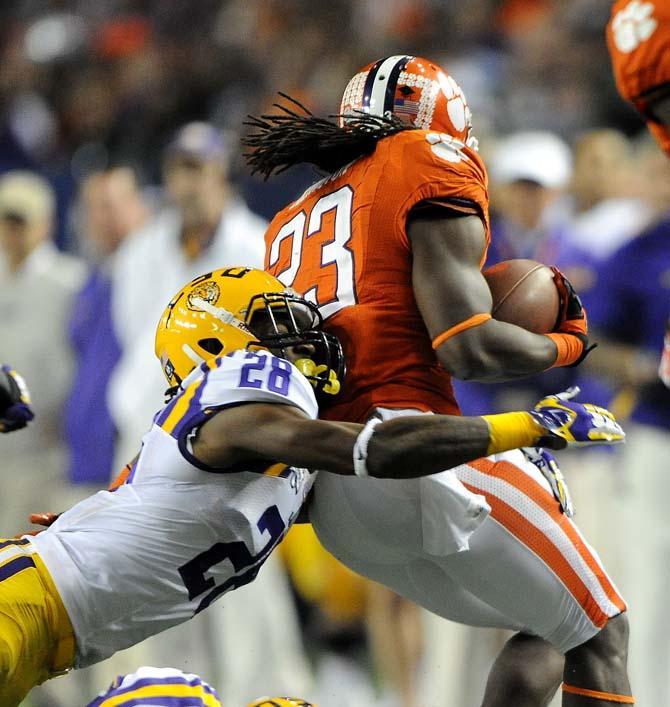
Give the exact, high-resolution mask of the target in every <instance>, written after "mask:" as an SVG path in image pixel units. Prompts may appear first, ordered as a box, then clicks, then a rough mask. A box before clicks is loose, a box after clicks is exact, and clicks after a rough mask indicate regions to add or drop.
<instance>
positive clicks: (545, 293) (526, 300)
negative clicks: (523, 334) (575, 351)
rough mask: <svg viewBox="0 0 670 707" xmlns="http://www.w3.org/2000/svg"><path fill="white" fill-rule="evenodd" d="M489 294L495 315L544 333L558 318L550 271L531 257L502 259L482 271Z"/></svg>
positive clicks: (556, 292)
mask: <svg viewBox="0 0 670 707" xmlns="http://www.w3.org/2000/svg"><path fill="white" fill-rule="evenodd" d="M484 277H485V278H486V281H487V282H488V284H489V288H490V289H491V294H492V295H493V310H492V312H491V313H492V315H493V317H494V318H495V319H498V320H500V321H502V322H508V323H510V324H516V325H517V326H520V327H522V328H523V329H527V330H528V331H532V332H534V333H535V334H547V333H549V332H550V331H552V329H553V328H554V326H555V324H556V321H557V319H558V308H559V297H558V290H557V289H556V285H555V284H554V274H553V273H552V271H551V268H549V267H548V266H547V265H543V264H542V263H538V262H537V261H535V260H521V259H519V260H504V261H503V262H501V263H497V264H496V265H493V266H492V267H490V268H488V269H487V270H485V271H484Z"/></svg>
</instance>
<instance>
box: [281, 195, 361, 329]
mask: <svg viewBox="0 0 670 707" xmlns="http://www.w3.org/2000/svg"><path fill="white" fill-rule="evenodd" d="M353 196H354V192H353V189H352V188H351V187H350V186H349V185H348V184H347V185H345V186H343V187H341V188H340V189H338V190H337V191H333V192H331V193H330V194H325V195H324V196H322V197H321V198H320V199H318V200H317V201H316V202H315V203H314V204H313V205H312V206H311V208H308V209H302V210H300V211H299V212H298V213H297V214H295V216H293V217H292V218H291V219H290V220H289V221H287V222H286V223H285V224H284V225H283V226H281V228H280V229H279V230H278V231H277V234H276V235H275V236H274V238H273V239H272V241H271V242H270V244H269V248H268V253H269V255H268V269H269V270H270V271H271V272H273V273H274V274H275V276H276V277H277V278H278V279H279V280H281V282H283V283H284V284H285V285H286V286H287V287H293V288H294V289H295V290H297V291H298V292H300V293H301V294H302V295H303V296H304V297H305V299H307V300H309V301H310V302H314V303H315V304H316V305H317V306H318V307H319V309H320V311H321V314H322V316H323V317H324V319H326V318H328V317H329V316H331V315H333V314H335V312H338V311H339V310H340V309H342V308H344V307H348V306H349V305H352V304H356V288H355V284H354V278H355V267H354V253H353V251H352V250H351V248H350V241H351V235H352V229H351V216H352V203H353ZM278 268H279V269H278Z"/></svg>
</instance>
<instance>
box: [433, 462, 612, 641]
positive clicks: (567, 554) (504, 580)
mask: <svg viewBox="0 0 670 707" xmlns="http://www.w3.org/2000/svg"><path fill="white" fill-rule="evenodd" d="M459 478H460V479H461V481H462V482H463V483H464V484H465V485H466V486H467V487H468V488H470V489H471V490H473V491H476V492H477V493H482V494H484V495H485V496H486V499H487V501H488V502H489V504H490V505H491V508H492V511H491V515H490V516H489V518H487V520H486V521H485V522H484V523H483V524H482V526H481V527H480V528H479V529H478V530H477V531H476V532H475V533H474V534H473V536H472V537H471V539H470V551H469V552H466V553H458V554H457V555H450V556H448V557H445V558H443V559H442V560H441V565H442V566H443V568H444V569H445V571H446V572H448V573H449V575H450V576H451V577H452V578H453V579H454V580H455V581H456V582H457V583H458V584H459V585H460V586H462V587H464V588H465V589H467V590H468V591H470V592H471V593H472V594H474V595H475V596H477V597H479V598H480V599H482V601H484V602H485V603H487V604H489V605H491V606H492V607H494V608H496V609H497V610H498V611H500V612H501V613H502V614H504V615H505V616H508V617H509V618H510V619H511V620H512V621H514V622H515V623H517V624H520V625H522V626H523V628H524V629H525V630H526V631H528V632H529V633H534V634H537V635H539V636H542V637H543V638H545V639H547V640H548V641H549V642H551V643H552V644H553V645H554V646H555V647H556V648H558V649H559V650H561V651H563V652H565V651H566V650H569V649H570V648H573V647H575V646H577V645H579V644H581V643H583V642H585V641H586V640H588V639H589V638H591V637H592V636H594V635H595V634H596V633H597V632H598V631H599V630H600V628H602V627H603V626H604V625H605V623H606V622H607V619H608V618H610V617H612V616H616V615H617V614H619V613H621V611H623V610H625V603H624V602H623V600H622V598H621V597H620V595H619V594H618V592H617V590H616V588H615V587H614V585H613V583H612V582H611V580H610V578H609V577H608V576H607V573H606V572H605V570H604V568H603V566H602V564H601V562H600V560H599V558H598V556H597V555H596V553H595V552H594V551H593V550H592V549H591V548H590V546H589V545H588V544H587V543H586V541H585V540H584V538H583V537H582V535H581V533H580V532H579V530H578V528H577V527H576V525H575V524H574V523H573V522H572V521H571V520H570V519H569V518H567V516H565V515H564V514H563V513H562V512H561V511H560V507H559V505H558V503H557V502H556V501H555V499H554V497H553V495H552V494H551V493H550V492H549V490H548V487H547V485H546V481H545V480H544V478H543V477H542V475H541V474H540V472H539V471H538V470H537V468H536V467H535V466H534V465H533V464H532V463H531V462H529V461H527V460H526V459H525V458H523V457H522V456H521V454H520V453H517V454H516V455H515V454H510V455H500V456H499V458H498V460H497V461H496V462H491V461H490V460H481V461H480V462H474V463H473V464H471V465H466V466H464V467H463V468H461V469H460V470H459Z"/></svg>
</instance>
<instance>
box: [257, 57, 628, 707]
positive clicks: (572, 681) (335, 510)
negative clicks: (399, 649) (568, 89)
mask: <svg viewBox="0 0 670 707" xmlns="http://www.w3.org/2000/svg"><path fill="white" fill-rule="evenodd" d="M285 97H286V98H288V97H287V96H285ZM289 100H291V99H289ZM293 103H294V106H292V107H290V108H289V107H282V113H281V114H279V115H276V116H261V117H260V118H252V120H251V125H252V126H253V127H255V128H256V131H255V133H253V134H252V135H250V136H249V137H248V138H247V139H246V140H245V144H246V145H247V146H248V147H250V148H251V152H250V153H249V155H248V160H249V162H250V164H251V165H252V167H253V168H254V169H255V171H258V172H260V173H261V174H264V175H265V176H269V175H270V174H272V173H273V172H275V171H280V170H282V169H285V168H288V167H290V166H292V165H294V164H298V163H301V162H307V163H311V164H314V165H315V166H316V167H318V168H319V169H321V170H322V171H323V172H325V173H326V176H325V177H324V178H323V179H322V180H321V181H319V182H317V183H315V184H314V185H313V186H312V187H310V188H309V189H307V191H306V192H305V193H304V194H303V195H302V196H301V197H300V198H299V199H297V200H296V201H295V202H293V203H292V204H290V205H289V206H287V207H286V208H285V209H284V210H283V211H281V212H279V213H278V214H277V216H276V217H275V218H274V219H273V221H272V223H271V224H270V226H269V228H268V230H267V232H266V267H267V268H268V269H269V271H270V272H271V273H273V274H274V275H275V276H277V277H278V278H279V279H280V280H281V281H282V282H283V283H284V284H286V285H289V286H292V287H295V288H296V289H297V290H298V291H300V292H302V293H304V295H305V297H306V298H307V299H309V300H311V301H313V302H315V303H316V304H317V305H318V307H319V309H320V311H321V313H322V315H323V316H324V318H325V320H326V322H325V328H326V329H327V330H328V331H330V332H332V333H334V334H336V335H337V336H338V337H339V339H340V340H341V341H342V344H343V346H344V349H345V353H346V358H347V362H348V366H349V369H348V378H347V382H346V384H345V388H344V390H343V392H342V394H341V395H340V396H339V397H338V399H337V401H336V402H335V403H334V404H333V405H332V406H331V407H330V408H328V409H326V410H325V411H322V415H323V416H324V417H326V418H328V419H332V420H346V421H356V422H365V421H368V422H367V425H368V427H367V429H369V430H370V434H373V433H374V430H373V427H374V424H376V422H377V421H379V420H380V419H388V418H390V417H393V416H395V415H398V414H402V413H403V412H404V414H408V413H409V412H413V413H414V414H419V413H422V412H424V413H425V412H438V413H458V406H457V403H456V401H455V399H454V395H453V391H452V386H451V376H452V375H454V376H456V377H457V378H461V379H473V380H483V381H502V380H509V379H512V378H517V377H522V376H527V375H531V374H534V373H538V372H540V371H543V370H545V369H548V368H551V367H554V366H572V365H576V364H578V363H579V362H580V361H581V360H582V359H583V358H584V357H585V356H586V354H587V353H588V351H589V347H588V330H587V324H586V315H585V312H584V310H583V309H582V306H581V302H580V300H579V298H578V297H577V295H576V294H575V292H574V290H573V289H572V287H571V285H570V283H569V282H568V281H567V280H566V279H565V278H564V277H563V276H562V275H561V274H560V273H559V272H558V271H557V272H556V275H555V280H556V285H557V287H558V289H559V292H560V294H561V313H560V317H559V321H558V323H557V325H556V327H555V331H554V332H553V333H550V334H547V335H537V334H532V333H530V332H528V331H525V330H523V329H521V328H519V327H516V326H513V325H511V324H506V323H503V322H499V321H496V320H494V319H492V318H491V307H492V299H491V293H490V291H489V288H488V286H487V284H486V281H485V279H484V277H483V276H482V273H481V265H482V263H483V262H484V260H485V257H486V250H487V247H488V242H489V219H488V194H487V178H486V172H485V168H484V165H483V163H482V161H481V159H480V157H479V156H478V154H477V151H476V140H475V139H474V137H473V135H472V130H471V120H470V111H469V109H468V106H467V103H466V101H465V98H464V96H463V93H462V91H461V89H460V87H459V86H458V85H457V84H456V82H455V81H454V80H453V79H452V78H451V77H450V76H449V75H448V74H446V73H445V72H444V71H442V70H441V69H440V68H439V67H437V66H436V65H435V64H433V63H432V62H430V61H429V60H426V59H421V58H418V57H412V56H392V57H387V58H385V59H381V60H379V61H377V62H374V63H373V64H370V65H369V66H367V67H365V68H363V69H361V70H360V71H359V72H358V73H357V74H356V75H355V76H354V77H353V78H352V79H351V81H350V82H349V84H348V85H347V87H346V90H345V92H344V97H343V100H342V106H341V110H340V115H339V117H338V122H337V123H335V122H332V121H330V120H326V119H322V118H317V117H316V116H313V115H312V114H311V113H310V112H309V111H307V110H306V109H304V107H303V106H301V105H300V104H297V102H295V101H293ZM298 109H300V110H298ZM407 463H408V464H411V463H412V460H411V459H408V460H407ZM490 463H491V462H490V461H488V462H487V461H482V466H481V469H480V472H481V473H480V474H475V475H472V474H469V473H466V474H463V473H462V471H461V470H459V469H455V470H448V471H445V472H442V473H441V474H436V475H433V476H431V477H427V478H425V479H422V480H420V481H408V482H392V483H390V482H384V481H379V480H370V479H351V478H350V479H343V478H330V475H328V476H327V477H326V476H325V475H324V477H323V478H322V479H319V480H318V481H317V483H316V485H315V493H314V498H313V502H312V506H311V509H310V519H311V521H312V523H313V525H314V527H315V530H316V531H317V534H318V535H319V537H320V540H321V541H322V542H323V544H324V545H325V546H326V548H327V549H329V550H330V551H331V552H332V553H333V554H334V555H335V556H336V557H338V558H339V559H340V560H342V561H343V562H344V563H345V564H347V565H349V566H350V567H352V568H353V569H354V570H356V571H358V572H360V573H361V574H364V575H367V576H368V577H371V578H372V579H375V580H377V581H379V582H380V583H382V584H385V585H387V586H389V587H391V588H392V589H394V590H396V591H397V592H398V593H399V594H401V595H404V596H405V597H407V598H410V599H412V600H414V601H415V602H416V603H419V604H421V605H422V606H424V607H425V608H427V609H429V610H431V611H433V612H435V613H438V614H440V615H442V616H445V617H447V618H452V619H455V620H459V621H462V622H463V623H470V624H473V625H489V626H500V627H507V628H516V629H518V630H521V631H525V633H526V634H534V635H535V636H541V637H543V638H545V639H547V641H549V642H550V643H552V644H553V645H554V646H555V647H556V648H557V649H558V650H559V651H560V652H561V653H564V654H565V668H564V672H563V679H564V684H563V690H564V696H563V704H564V705H575V706H576V705H586V704H589V705H592V706H595V705H606V704H609V703H610V702H611V701H615V702H622V703H632V702H633V699H632V697H631V696H630V695H631V692H630V686H629V684H628V678H627V675H626V670H625V662H626V653H627V621H626V618H625V616H624V614H623V610H624V605H623V603H622V602H621V600H620V598H619V597H618V595H617V594H616V592H615V591H614V590H613V587H612V585H611V584H610V585H609V588H607V589H605V588H604V594H603V595H602V597H601V599H602V598H603V597H604V596H605V595H606V596H607V597H609V599H608V601H611V602H612V603H611V604H609V605H608V608H606V607H605V606H604V605H602V610H603V611H602V614H601V615H600V616H599V618H595V617H593V616H591V618H590V619H589V621H590V622H591V629H589V631H587V632H586V633H580V631H579V630H578V629H577V628H576V627H577V624H579V621H576V622H575V617H569V616H567V615H564V614H563V611H564V608H561V604H560V602H558V603H557V602H555V601H553V600H551V599H550V597H551V596H553V597H554V599H555V598H556V596H557V595H556V594H555V589H556V588H548V587H546V586H545V587H541V586H539V585H536V586H533V582H532V580H531V579H530V577H531V576H532V574H533V573H532V571H531V570H529V568H528V567H525V566H524V561H523V560H521V561H520V562H519V563H517V560H519V558H520V556H521V555H524V556H525V557H526V559H527V560H528V561H529V562H530V563H531V564H532V563H534V562H536V560H537V558H539V557H541V558H542V560H543V563H544V564H543V567H545V568H546V567H549V568H551V571H552V572H553V576H554V577H558V578H560V581H559V584H560V586H562V587H563V589H561V590H559V594H560V593H561V592H562V591H563V590H566V591H567V594H568V595H570V597H571V598H568V597H567V595H566V597H565V598H566V599H567V601H568V602H572V601H576V602H577V603H579V602H583V601H585V595H583V594H581V598H579V597H580V592H579V590H577V589H576V588H575V587H574V586H573V588H572V589H567V588H568V587H570V586H572V584H571V583H572V580H573V579H574V577H572V579H571V578H569V577H568V576H567V575H565V574H563V570H565V569H566V568H565V566H564V564H563V563H564V562H565V561H566V557H568V555H570V554H571V552H572V551H571V550H568V547H567V546H565V545H563V544H562V540H561V539H560V538H559V536H557V535H553V531H552V528H553V529H555V526H554V524H555V523H558V524H560V518H559V517H558V516H554V517H553V519H552V520H550V521H549V522H548V525H546V526H544V525H542V524H540V525H542V527H541V528H540V525H538V522H537V519H538V517H539V516H538V515H537V514H538V513H539V514H542V513H543V512H545V511H547V510H548V509H549V507H550V504H551V503H553V502H554V501H553V498H551V502H550V501H549V499H550V495H545V494H547V490H546V489H542V490H540V488H539V487H538V486H537V485H535V484H534V483H529V480H528V477H527V467H525V468H526V474H524V473H523V472H521V473H519V471H520V468H521V467H524V462H522V461H521V459H517V461H516V462H515V463H514V464H510V465H509V466H506V467H505V471H504V472H503V471H502V468H501V467H498V468H497V472H494V471H493V467H491V466H490ZM515 464H518V465H519V466H518V467H517V466H515ZM494 477H496V479H497V480H494ZM502 479H504V482H502ZM499 481H500V482H502V483H500V484H499V483H498V482H499ZM542 499H544V500H542ZM545 502H546V503H545ZM537 503H539V504H540V506H541V509H543V510H541V509H540V508H538V507H536V505H535V504H537ZM475 531H476V532H475ZM538 533H539V535H538ZM559 535H560V533H559ZM580 542H581V541H579V542H578V543H577V545H579V544H580ZM529 550H530V551H531V553H532V554H533V558H534V559H530V556H528V555H526V554H525V553H527V552H528V551H529ZM573 559H574V558H573ZM571 562H572V560H568V564H570V563H571ZM512 566H514V567H515V571H511V567H512ZM561 567H562V569H561ZM574 568H575V566H573V569H574ZM530 596H532V597H533V600H529V597H530ZM591 599H593V597H591ZM591 599H589V600H588V601H587V603H588V604H589V605H590V606H591V608H593V604H591ZM545 600H546V601H547V602H548V603H547V604H544V608H540V605H543V602H544V601H545ZM536 602H537V604H536ZM596 603H597V602H596ZM532 605H535V608H534V609H533V608H531V607H532ZM564 606H565V605H563V607H564ZM582 606H583V608H585V605H582ZM587 613H588V612H587ZM549 614H552V615H553V616H554V619H557V618H558V616H562V618H561V619H560V623H561V626H562V628H561V629H560V630H557V627H554V628H549V627H548V626H547V625H546V622H545V620H546V618H547V616H548V615H549ZM569 626H571V627H572V629H575V632H573V631H572V629H569V632H570V633H571V638H570V639H567V640H566V637H565V636H563V637H562V638H559V636H558V634H559V633H560V632H561V631H562V630H564V629H568V627H569ZM578 634H579V635H578ZM555 655H556V654H555V653H553V654H552V652H551V650H550V649H549V648H548V644H547V643H544V642H543V641H542V640H540V639H539V638H529V637H522V638H515V639H512V641H510V643H508V645H507V647H506V649H505V651H504V652H503V654H502V655H501V658H499V661H498V663H497V669H496V671H494V673H493V674H492V677H491V679H490V680H489V685H488V689H487V693H486V696H485V698H484V704H485V705H486V706H487V707H493V706H494V705H496V706H501V705H515V707H520V706H521V705H539V704H545V703H546V700H547V698H548V696H550V695H551V694H553V691H554V690H555V686H557V684H558V682H560V674H559V673H560V668H558V669H557V668H556V667H555V666H557V665H559V663H558V661H556V660H555V658H554V656H555ZM560 664H562V661H561V663H560Z"/></svg>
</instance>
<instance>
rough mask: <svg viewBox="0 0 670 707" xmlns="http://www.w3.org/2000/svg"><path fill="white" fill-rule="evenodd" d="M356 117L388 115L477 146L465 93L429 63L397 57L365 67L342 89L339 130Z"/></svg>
mask: <svg viewBox="0 0 670 707" xmlns="http://www.w3.org/2000/svg"><path fill="white" fill-rule="evenodd" d="M356 112H363V113H368V114H370V115H379V116H383V115H387V114H389V113H391V114H393V115H395V116H397V117H398V118H400V119H401V120H404V121H405V122H407V123H410V124H411V125H413V126H414V127H416V128H421V129H422V130H435V131H437V132H441V133H446V134H447V135H449V136H450V137H453V138H455V139H456V140H459V141H460V142H462V143H463V144H464V145H467V146H468V147H472V148H473V149H476V147H477V141H476V139H475V138H474V137H473V135H472V120H471V114H470V109H469V108H468V104H467V101H466V100H465V96H464V95H463V91H462V90H461V88H460V86H459V85H458V84H457V83H456V82H455V81H454V79H453V78H451V76H449V74H448V73H447V72H446V71H443V70H442V69H441V68H440V67H439V66H438V65H437V64H436V63H435V62H432V61H430V60H429V59H424V58H422V57H418V56H407V55H397V56H389V57H386V58H385V59H380V60H379V61H375V62H373V63H372V64H368V66H365V67H363V68H362V69H361V70H360V71H358V73H356V74H355V75H354V76H353V78H352V79H351V80H350V81H349V83H348V84H347V87H346V88H345V90H344V95H343V96H342V103H341V105H340V125H343V124H345V123H346V121H347V116H354V115H355V114H356Z"/></svg>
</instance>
